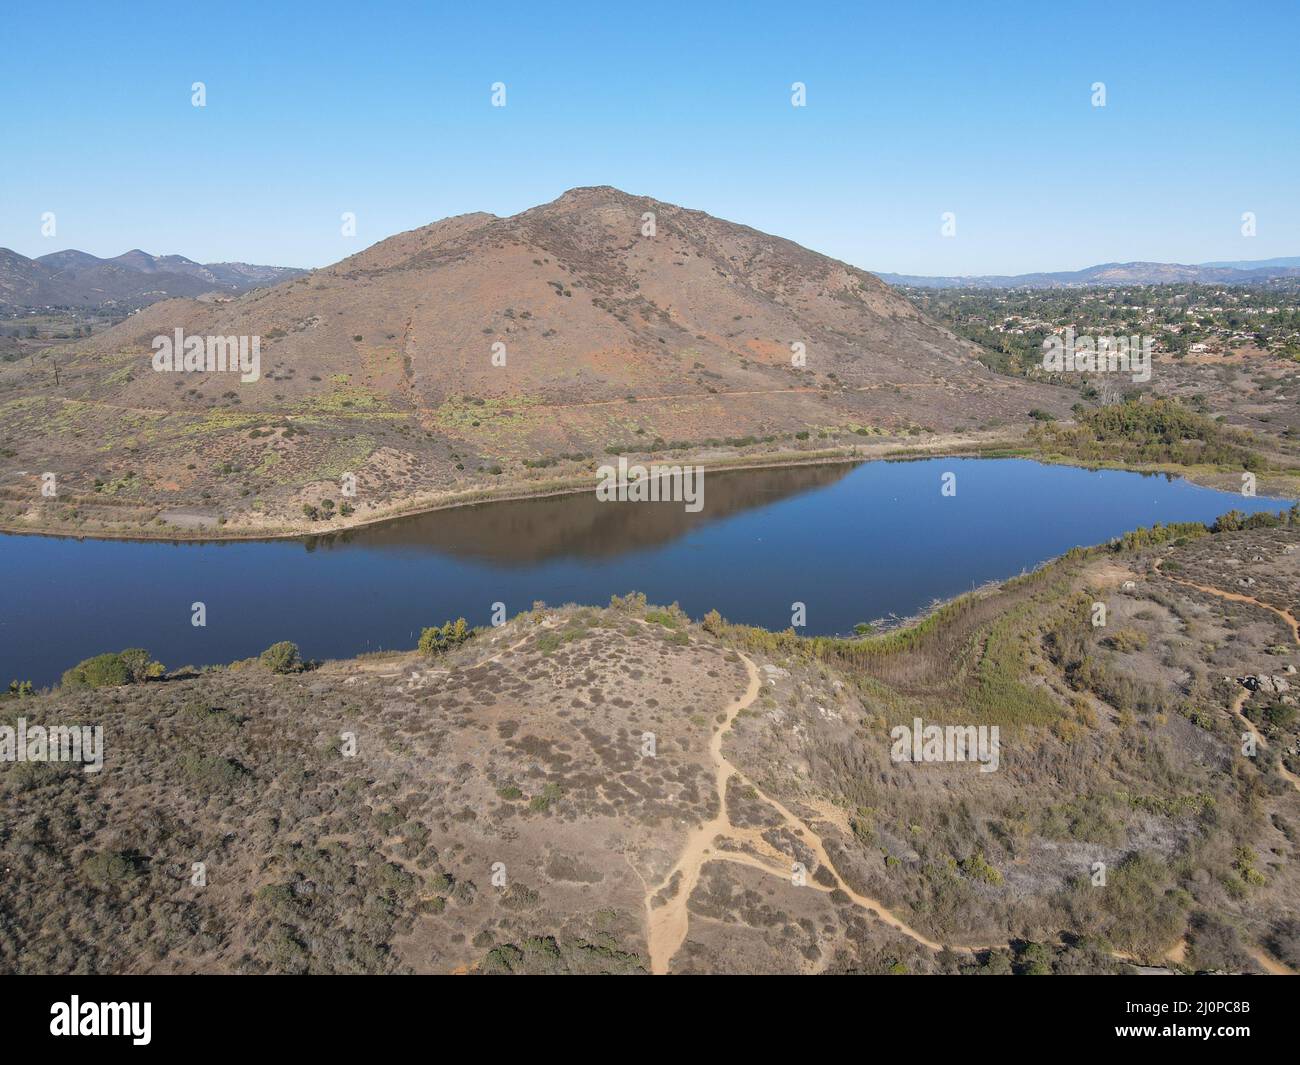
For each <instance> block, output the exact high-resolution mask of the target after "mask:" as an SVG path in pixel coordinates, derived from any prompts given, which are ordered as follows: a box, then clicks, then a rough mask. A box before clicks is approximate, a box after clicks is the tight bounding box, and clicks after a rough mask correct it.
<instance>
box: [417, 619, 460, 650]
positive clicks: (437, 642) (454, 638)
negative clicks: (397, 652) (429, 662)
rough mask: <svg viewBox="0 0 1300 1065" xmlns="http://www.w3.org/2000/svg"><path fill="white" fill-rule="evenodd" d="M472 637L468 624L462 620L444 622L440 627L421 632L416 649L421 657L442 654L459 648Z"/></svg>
mask: <svg viewBox="0 0 1300 1065" xmlns="http://www.w3.org/2000/svg"><path fill="white" fill-rule="evenodd" d="M473 635H474V633H473V631H472V630H471V629H470V627H469V624H468V622H466V621H465V619H464V618H457V619H456V620H455V621H454V622H452V621H445V622H443V623H442V625H440V626H437V625H435V626H433V627H431V628H427V629H425V630H424V631H423V632H421V633H420V642H419V644H418V648H419V651H420V654H422V655H429V656H433V655H436V654H442V653H443V652H444V651H450V650H451V649H452V648H453V647H459V646H460V645H461V644H463V643H464V642H465V641H466V640H468V639H469V638H470V637H471V636H473Z"/></svg>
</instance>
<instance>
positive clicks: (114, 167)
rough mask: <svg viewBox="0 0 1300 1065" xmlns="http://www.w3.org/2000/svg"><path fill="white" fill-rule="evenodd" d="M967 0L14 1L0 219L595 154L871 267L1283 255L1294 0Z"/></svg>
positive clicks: (505, 167) (198, 216)
mask: <svg viewBox="0 0 1300 1065" xmlns="http://www.w3.org/2000/svg"><path fill="white" fill-rule="evenodd" d="M985 6H986V5H982V4H975V3H931V4H924V3H910V2H906V0H904V2H901V3H900V2H891V3H888V4H869V3H861V4H842V5H841V4H816V3H813V4H808V5H805V4H803V3H797V2H790V0H782V2H779V3H753V4H710V3H707V2H703V0H696V2H692V3H686V4H680V5H675V4H670V3H656V4H653V5H650V4H636V5H630V4H629V5H619V9H618V10H615V9H614V8H615V4H614V3H613V2H612V0H610V2H607V3H604V4H587V3H570V2H566V3H533V4H515V3H508V2H502V0H489V2H486V3H484V2H479V3H473V4H471V3H469V2H465V3H462V4H458V5H443V4H414V3H411V4H385V3H375V4H369V5H363V4H356V5H350V4H349V5H344V4H333V3H329V2H327V0H326V2H319V3H313V4H302V5H292V4H279V3H271V2H266V0H263V2H259V3H251V4H243V3H220V4H177V3H174V2H172V3H166V4H156V5H155V4H130V5H118V4H111V3H85V4H65V3H51V2H41V3H35V2H31V0H10V3H8V4H6V11H5V14H4V16H3V26H4V31H5V37H6V43H5V48H4V51H3V60H2V61H0V152H3V158H2V159H0V163H2V164H3V165H0V245H4V246H9V247H12V248H14V249H16V250H17V251H20V252H22V253H23V254H26V255H41V254H45V253H47V252H51V251H57V250H59V249H62V248H69V247H75V248H81V249H83V250H85V251H89V252H92V253H94V254H96V255H116V254H119V253H121V252H123V251H126V250H127V249H128V248H131V247H141V248H144V249H145V250H147V251H151V252H154V253H158V254H163V253H180V254H184V255H188V256H190V257H191V258H195V259H199V260H202V261H213V260H226V259H242V260H246V261H251V262H262V263H273V264H280V265H293V266H318V265H323V264H326V263H329V262H333V261H335V260H337V259H339V258H341V257H343V256H344V255H348V254H351V253H353V252H355V251H357V250H359V249H360V248H362V247H364V246H365V245H368V244H371V243H373V242H374V241H377V240H380V239H382V238H383V237H386V236H389V235H391V234H393V233H395V232H398V231H400V230H403V229H410V228H412V227H415V226H419V225H423V224H425V223H427V222H430V221H433V220H435V219H437V218H441V217H444V216H446V215H451V214H458V213H462V212H466V211H474V210H486V211H491V212H493V213H496V214H511V213H514V212H515V211H519V210H522V209H524V208H526V207H530V206H532V205H534V204H537V203H541V202H545V201H547V200H550V199H553V198H554V197H556V196H557V195H559V194H560V193H561V192H563V191H564V190H565V189H566V188H570V187H572V186H575V185H593V184H610V185H617V186H619V187H620V188H623V189H626V190H627V191H629V192H634V193H643V194H647V195H651V196H654V197H656V198H658V199H662V200H668V201H671V202H674V203H679V204H682V205H684V206H688V207H696V208H700V209H703V210H706V211H709V212H710V213H712V214H716V215H719V216H721V217H724V218H728V219H732V220H734V221H738V222H744V223H746V224H748V225H752V226H755V227H757V228H759V229H763V230H766V231H769V232H772V233H777V234H780V235H782V236H788V237H790V238H792V239H794V240H797V241H799V242H800V243H802V244H805V245H808V246H809V247H812V248H814V249H816V250H818V251H822V252H826V253H828V254H831V255H834V256H836V257H838V258H842V259H845V260H847V261H849V262H851V263H854V264H856V265H859V266H863V267H866V268H868V269H877V270H892V271H898V272H908V273H926V274H941V273H942V274H948V273H1019V272H1024V271H1029V270H1040V269H1072V268H1078V267H1082V266H1086V265H1089V264H1091V263H1095V262H1106V261H1112V260H1129V259H1152V260H1163V261H1171V260H1172V261H1181V262H1203V261H1208V260H1216V259H1261V258H1268V257H1272V256H1279V255H1300V136H1298V135H1297V134H1298V133H1300V64H1297V61H1296V56H1297V51H1296V50H1297V42H1298V41H1300V3H1297V2H1296V0H1287V2H1280V0H1279V2H1265V3H1233V4H1225V3H1221V2H1220V3H1199V2H1192V3H1161V4H1157V3H1139V2H1135V0H1129V2H1127V3H1115V4H1110V3H1100V2H1097V3H1043V2H1042V0H1036V2H1034V3H1002V4H997V5H990V6H995V7H996V8H997V10H996V11H990V10H981V8H983V7H985ZM194 81H203V82H205V83H206V85H207V91H208V101H207V107H206V108H202V109H200V108H195V107H192V106H191V104H190V85H191V83H192V82H194ZM496 81H502V82H505V83H506V86H507V106H506V107H505V108H503V109H500V108H493V107H491V106H490V100H489V91H490V86H491V84H492V83H493V82H496ZM794 81H802V82H805V83H806V84H807V87H808V88H807V92H808V106H807V107H806V108H802V109H796V108H793V107H791V106H790V85H791V83H792V82H794ZM1095 81H1103V82H1105V84H1106V89H1107V106H1106V107H1105V108H1094V107H1092V106H1091V103H1090V94H1091V88H1090V87H1091V85H1092V83H1093V82H1095ZM45 211H54V212H55V213H56V216H57V224H58V232H57V236H56V237H54V238H43V237H42V236H41V233H40V219H41V214H42V212H45ZM344 211H353V212H355V213H356V215H357V218H358V234H357V236H356V237H355V238H353V239H351V240H348V239H346V238H344V237H342V236H341V235H340V233H339V224H340V223H339V215H340V214H341V213H342V212H344ZM945 211H952V212H954V213H955V214H956V216H957V235H956V237H955V238H952V239H945V238H942V237H940V235H939V229H940V216H941V214H942V213H943V212H945ZM1244 211H1253V212H1255V213H1256V215H1257V218H1258V236H1256V237H1255V238H1253V239H1247V238H1244V237H1242V236H1241V233H1240V225H1241V223H1240V218H1241V215H1242V212H1244Z"/></svg>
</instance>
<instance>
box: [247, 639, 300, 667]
mask: <svg viewBox="0 0 1300 1065" xmlns="http://www.w3.org/2000/svg"><path fill="white" fill-rule="evenodd" d="M257 660H258V661H259V662H261V663H262V665H264V666H266V668H267V669H269V670H270V671H271V672H272V673H301V672H302V669H303V661H302V655H301V654H300V653H299V651H298V645H297V644H296V643H291V642H290V641H289V640H281V641H280V642H279V643H273V644H271V646H270V647H268V648H267V649H266V650H265V651H263V652H262V653H261V654H260V655H259V656H258V659H257Z"/></svg>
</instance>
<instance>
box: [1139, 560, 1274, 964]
mask: <svg viewBox="0 0 1300 1065" xmlns="http://www.w3.org/2000/svg"><path fill="white" fill-rule="evenodd" d="M1162 562H1164V559H1162V558H1158V559H1156V562H1155V571H1156V572H1157V573H1158V574H1160V576H1162V577H1163V578H1164V579H1165V580H1167V581H1173V582H1174V583H1175V584H1181V585H1184V586H1185V587H1188V588H1195V589H1196V590H1197V591H1198V592H1204V593H1205V594H1206V595H1214V596H1218V597H1219V598H1220V599H1227V600H1229V601H1231V602H1233V603H1249V604H1250V605H1252V606H1257V607H1261V608H1263V609H1264V610H1268V611H1271V612H1272V613H1274V614H1276V615H1277V616H1278V617H1280V618H1281V619H1282V620H1283V621H1285V622H1286V623H1287V625H1288V626H1289V627H1290V629H1291V638H1292V639H1293V640H1295V642H1296V644H1297V645H1298V646H1300V620H1297V619H1296V617H1295V615H1294V614H1292V613H1291V612H1290V611H1289V610H1284V609H1282V607H1278V606H1273V605H1271V604H1269V603H1265V602H1263V601H1262V600H1259V599H1256V598H1254V597H1253V596H1249V595H1242V594H1241V593H1240V592H1229V591H1225V590H1224V589H1223V588H1215V587H1213V586H1212V585H1208V584H1197V583H1196V582H1195V581H1188V580H1184V579H1183V578H1182V577H1173V576H1171V575H1170V574H1168V573H1165V572H1164V570H1162V569H1161V568H1160V564H1161V563H1162ZM1250 696H1251V691H1250V689H1249V688H1242V689H1241V691H1240V692H1238V693H1237V697H1236V698H1235V699H1233V701H1232V707H1231V709H1232V712H1233V713H1234V714H1236V715H1237V717H1238V718H1239V719H1240V720H1241V723H1242V724H1243V725H1245V726H1246V728H1247V730H1248V731H1249V732H1250V734H1251V735H1252V736H1253V737H1254V738H1255V745H1256V746H1257V747H1259V748H1261V749H1263V748H1266V747H1267V746H1268V744H1267V743H1265V742H1264V737H1263V736H1262V735H1261V734H1260V731H1259V729H1257V728H1256V727H1255V725H1254V723H1253V722H1252V721H1251V720H1250V718H1248V717H1247V716H1246V715H1245V714H1244V713H1243V712H1242V707H1244V706H1245V705H1246V701H1247V700H1248V699H1249V698H1250ZM1277 773H1278V776H1280V777H1282V779H1284V780H1286V781H1288V782H1290V784H1291V786H1292V787H1293V788H1295V790H1296V791H1300V777H1297V776H1296V775H1295V774H1294V773H1292V772H1291V770H1289V769H1287V767H1286V766H1284V765H1283V764H1282V761H1281V759H1278V763H1277ZM1288 971H1289V970H1288Z"/></svg>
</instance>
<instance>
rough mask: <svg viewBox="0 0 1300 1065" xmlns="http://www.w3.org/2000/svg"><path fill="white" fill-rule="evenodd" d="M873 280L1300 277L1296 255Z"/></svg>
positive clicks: (940, 284)
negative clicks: (1206, 261) (1275, 257)
mask: <svg viewBox="0 0 1300 1065" xmlns="http://www.w3.org/2000/svg"><path fill="white" fill-rule="evenodd" d="M876 276H877V277H878V278H880V279H881V280H882V281H884V282H886V283H887V284H890V285H913V286H916V287H918V288H1088V287H1090V286H1094V285H1168V284H1175V283H1180V282H1181V283H1195V284H1202V285H1254V284H1260V283H1262V282H1265V281H1272V280H1275V279H1276V278H1284V277H1300V256H1291V257H1289V258H1280V259H1259V260H1257V261H1253V262H1252V261H1249V260H1238V261H1237V262H1221V263H1200V264H1199V265H1195V266H1191V265H1185V264H1183V263H1102V264H1101V265H1099V266H1089V267H1087V268H1085V269H1083V270H1066V271H1062V272H1060V273H1040V274H978V275H970V276H962V277H921V276H917V275H915V274H884V273H877V274H876Z"/></svg>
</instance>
